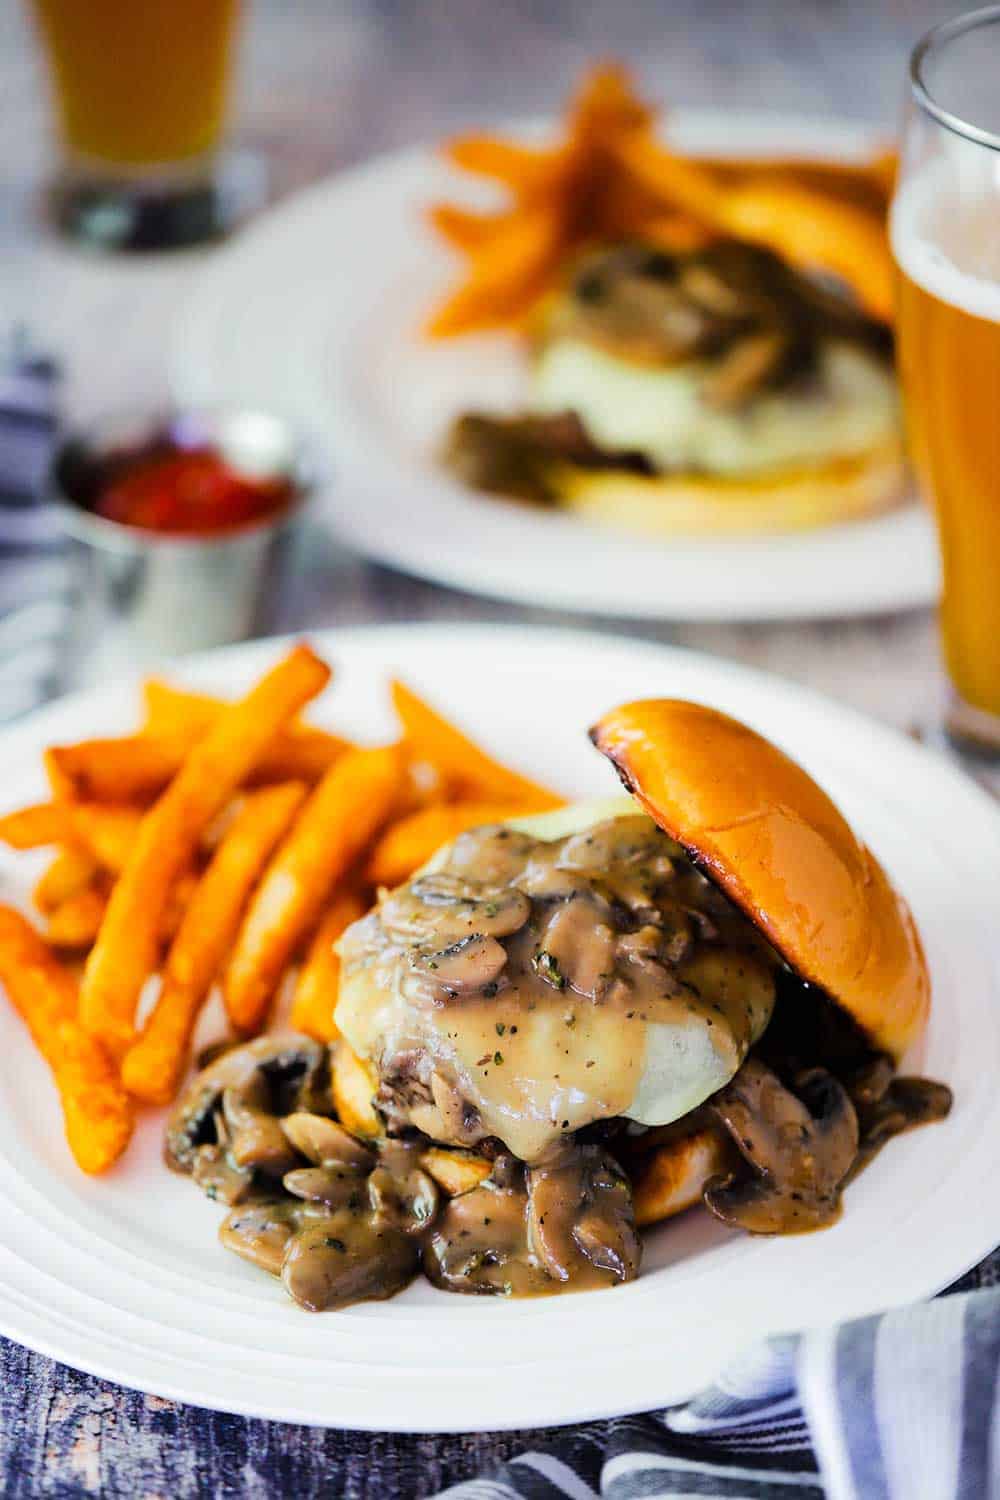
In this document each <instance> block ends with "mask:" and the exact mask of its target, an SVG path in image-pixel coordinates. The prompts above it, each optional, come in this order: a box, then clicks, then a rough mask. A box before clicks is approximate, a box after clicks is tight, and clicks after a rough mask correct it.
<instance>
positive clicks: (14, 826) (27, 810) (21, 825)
mask: <svg viewBox="0 0 1000 1500" xmlns="http://www.w3.org/2000/svg"><path fill="white" fill-rule="evenodd" d="M68 836H69V826H68V820H67V818H66V816H65V813H64V811H63V809H62V807H61V806H60V805H59V803H58V802H36V803H35V804H34V805H33V806H32V807H20V808H18V810H17V811H16V812H10V813H7V814H6V815H5V816H4V817H2V818H0V844H8V845H9V846H10V848H11V849H41V848H44V846H45V845H46V844H64V843H65V842H66V839H67V837H68Z"/></svg>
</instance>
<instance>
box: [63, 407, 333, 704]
mask: <svg viewBox="0 0 1000 1500" xmlns="http://www.w3.org/2000/svg"><path fill="white" fill-rule="evenodd" d="M157 440H159V441H164V440H165V441H167V442H169V443H170V444H171V445H173V446H175V447H176V448H177V449H178V450H179V451H181V450H183V449H185V448H203V447H210V448H213V449H215V450H216V451H217V452H218V454H219V455H220V457H221V458H222V459H223V460H224V461H226V462H227V463H229V464H231V465H232V467H233V468H234V469H236V470H239V471H241V472H244V473H249V474H252V475H253V476H254V477H255V478H266V479H275V478H280V479H287V480H289V481H290V483H291V486H292V493H291V495H290V497H289V500H288V502H287V503H286V504H285V506H284V507H283V508H282V509H280V510H279V511H277V512H276V513H275V514H273V515H268V516H265V517H262V518H261V519H259V520H255V521H251V522H248V523H246V524H245V525H242V526H237V527H232V528H228V529H227V530H225V531H220V532H218V533H215V534H211V535H198V536H191V535H180V534H171V533H169V532H159V531H148V530H143V529H141V528H139V527H135V526H127V525H123V524H121V523H120V522H118V521H111V520H107V519H106V518H105V517H103V516H99V515H95V514H94V512H93V511H91V510H89V509H87V507H86V504H85V500H84V496H85V495H86V494H87V491H88V484H89V485H92V483H93V477H94V475H95V473H96V472H97V471H98V470H99V467H100V466H101V465H102V464H103V463H105V462H107V461H108V460H109V459H111V458H113V457H116V456H119V455H127V454H128V453H129V452H130V451H135V452H137V453H138V452H141V451H142V450H143V449H144V448H146V447H148V446H149V445H151V444H152V443H154V442H156V441H157ZM312 484H313V475H312V471H311V467H310V465H309V463H308V461H307V458H306V455H305V453H304V451H303V448H302V444H301V443H300V441H299V439H298V438H297V437H295V435H294V434H293V433H292V431H291V429H290V428H289V426H288V425H287V424H286V423H285V422H284V421H283V420H282V419H281V418H279V417H276V416H273V415H271V414H269V413H266V412H261V411H254V410H245V409H236V408H232V409H228V408H218V409H215V408H205V409H201V408H196V409H192V410H186V409H185V410H168V411H159V412H154V413H148V412H147V413H134V412H126V413H123V414H121V415H118V416H113V417H109V418H107V419H105V420H104V421H101V422H97V423H95V424H94V425H92V426H90V427H88V428H85V429H83V430H82V431H80V432H78V433H75V434H72V435H71V436H70V437H69V438H68V439H67V440H66V441H65V442H64V443H63V444H62V446H61V447H60V449H59V451H58V452H57V453H56V456H55V459H54V461H53V465H52V470H51V483H50V492H51V498H52V500H53V501H54V503H55V504H56V506H57V507H58V509H59V513H60V518H61V521H62V524H63V526H64V528H65V530H66V531H67V532H68V534H69V535H70V537H72V539H73V545H74V551H75V553H76V559H77V570H78V574H77V580H78V590H79V606H80V621H79V624H80V628H79V629H78V631H77V632H76V639H75V641H74V643H73V650H74V654H75V656H76V662H77V667H78V669H82V673H83V675H84V676H85V677H87V678H91V679H92V678H94V677H97V676H99V675H103V673H104V672H105V671H110V670H123V669H128V668H133V669H134V668H143V667H147V666H151V665H153V664H155V663H156V662H158V661H162V660H163V659H164V658H167V657H170V656H174V655H177V654H179V653H182V652H186V651H196V650H200V649H203V648H205V647H209V646H222V645H226V644H228V643H230V642H232V641H238V640H244V639H245V638H246V637H247V636H250V635H254V634H256V633H260V632H261V631H263V630H265V629H266V627H267V623H268V613H269V609H270V607H271V606H272V605H273V604H274V602H275V601H276V599H277V597H278V595H279V593H280V590H281V585H282V581H283V579H284V577H285V574H286V571H287V564H288V560H289V552H290V542H291V540H292V531H293V528H294V526H295V523H296V521H297V519H298V517H299V514H300V512H301V510H302V507H303V504H304V503H305V501H306V500H307V498H308V496H309V494H310V491H311V489H312Z"/></svg>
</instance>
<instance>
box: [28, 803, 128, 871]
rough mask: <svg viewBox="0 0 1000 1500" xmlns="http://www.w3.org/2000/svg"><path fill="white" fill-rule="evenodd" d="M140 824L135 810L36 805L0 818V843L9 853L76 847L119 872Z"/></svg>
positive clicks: (91, 805) (105, 805) (95, 805)
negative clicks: (61, 845) (5, 846)
mask: <svg viewBox="0 0 1000 1500" xmlns="http://www.w3.org/2000/svg"><path fill="white" fill-rule="evenodd" d="M141 821H142V812H141V810H140V809H139V808H137V807H130V806H127V805H126V806H116V805H114V804H109V803H101V802H79V803H77V802H69V801H61V802H40V803H37V804H36V805H35V806H34V807H24V808H21V809H20V811H18V812H14V813H8V815H7V817H5V818H0V843H6V844H9V845H10V846H11V848H13V849H36V848H40V847H42V846H44V845H45V844H80V845H83V847H84V848H85V849H89V850H90V852H91V854H92V855H93V856H94V858H95V859H96V860H97V862H98V863H99V864H101V865H103V866H104V868H105V869H107V870H114V871H116V872H117V871H119V870H121V869H122V867H123V865H124V863H125V860H126V858H127V856H128V853H129V850H130V849H131V846H132V844H133V843H134V841H135V835H136V833H137V831H138V828H139V824H140V822H141Z"/></svg>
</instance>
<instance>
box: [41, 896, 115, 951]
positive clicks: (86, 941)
mask: <svg viewBox="0 0 1000 1500" xmlns="http://www.w3.org/2000/svg"><path fill="white" fill-rule="evenodd" d="M107 908H108V895H107V891H105V890H103V889H102V888H101V887H100V886H99V885H85V886H84V887H83V889H82V890H80V891H76V892H75V893H74V894H73V895H72V896H67V897H66V899H65V901H61V902H60V903H59V905H58V906H56V907H54V908H53V910H52V911H51V912H50V913H49V920H48V924H47V926H46V929H45V936H46V938H47V939H48V941H49V942H50V943H51V944H52V946H53V947H54V948H68V949H71V950H72V949H80V948H89V947H90V945H91V943H93V941H94V939H95V938H96V936H97V934H98V932H99V930H100V926H101V923H102V922H103V920H104V913H105V912H106V911H107Z"/></svg>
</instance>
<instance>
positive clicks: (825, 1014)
mask: <svg viewBox="0 0 1000 1500" xmlns="http://www.w3.org/2000/svg"><path fill="white" fill-rule="evenodd" d="M592 738H593V741H594V743H595V745H596V746H597V748H598V749H599V750H600V751H602V752H603V753H604V754H605V755H606V756H607V757H608V758H609V759H610V761H611V762H612V764H613V765H614V767H615V769H616V771H617V772H618V775H619V777H620V779H621V781H622V783H623V784H624V787H625V789H626V795H624V796H622V797H618V798H613V799H610V800H606V801H603V802H599V803H587V804H583V805H580V806H576V807H571V808H568V809H564V810H560V811H557V812H554V813H549V814H544V815H540V816H538V817H535V818H530V819H522V820H515V821H513V822H512V823H509V824H498V825H493V826H490V827H486V828H482V829H477V830H473V831H471V832H469V833H464V834H462V835H460V836H459V837H458V838H457V839H456V840H455V841H454V842H453V843H451V844H449V845H448V846H447V847H445V848H444V849H442V850H440V851H439V852H438V854H437V855H435V856H434V858H433V859H432V860H431V861H430V862H429V863H428V864H427V865H426V866H425V867H424V868H423V869H422V870H421V871H419V872H418V873H417V875H415V876H414V877H413V878H412V879H411V880H410V881H408V882H407V883H406V884H404V885H403V886H401V887H399V888H398V889H396V890H394V891H385V892H382V893H381V896H380V899H379V902H378V905H377V907H376V908H375V910H374V911H372V912H371V913H370V914H369V915H368V916H366V917H365V918H363V919H362V920H361V921H360V922H358V923H356V924H355V925H354V926H353V927H351V928H350V929H349V930H348V931H347V933H346V934H345V936H344V937H343V938H342V940H341V945H340V951H341V958H342V973H341V985H340V995H339V1000H338V1004H337V1009H336V1012H335V1018H336V1022H337V1025H338V1027H339V1028H340V1030H341V1032H342V1034H343V1036H344V1037H345V1039H346V1041H347V1042H348V1043H349V1045H350V1047H351V1048H352V1049H353V1051H354V1052H355V1053H356V1054H357V1056H358V1057H359V1058H360V1059H361V1060H362V1061H363V1063H365V1064H366V1065H367V1066H368V1068H369V1069H370V1072H371V1077H372V1081H373V1086H374V1090H375V1092H374V1105H375V1109H376V1111H377V1113H378V1115H379V1117H380V1119H381V1120H382V1121H383V1122H384V1127H385V1129H386V1131H387V1133H388V1135H389V1136H390V1137H392V1136H395V1137H396V1138H397V1139H401V1140H405V1139H407V1138H413V1137H417V1138H420V1139H424V1138H427V1139H429V1140H430V1141H432V1142H435V1143H437V1145H438V1146H444V1147H449V1148H457V1150H458V1151H459V1152H461V1153H468V1154H469V1156H470V1158H471V1157H475V1158H476V1159H479V1160H483V1161H485V1162H486V1163H487V1164H488V1165H487V1168H486V1170H487V1171H488V1172H489V1175H488V1176H487V1177H486V1178H485V1180H483V1181H482V1182H480V1183H479V1184H478V1186H475V1187H474V1188H473V1189H472V1190H471V1191H469V1192H463V1193H461V1194H459V1195H458V1196H456V1197H453V1198H452V1199H451V1200H450V1202H449V1203H448V1204H447V1206H446V1208H445V1209H444V1211H443V1213H442V1214H441V1215H440V1216H439V1217H438V1218H437V1220H436V1221H435V1224H434V1226H433V1228H432V1230H431V1231H430V1232H429V1235H428V1239H427V1243H426V1246H425V1250H424V1268H425V1270H426V1271H427V1273H428V1274H429V1275H430V1276H431V1278H432V1280H434V1281H436V1282H437V1283H438V1284H439V1285H442V1286H446V1287H448V1288H449V1289H453V1290H460V1291H506V1292H510V1291H516V1292H525V1291H527V1292H531V1291H551V1290H558V1289H559V1288H560V1287H564V1286H567V1285H573V1286H580V1285H594V1284H598V1285H599V1284H606V1283H610V1282H614V1281H618V1280H627V1279H630V1277H631V1276H633V1275H634V1274H636V1272H637V1270H638V1263H639V1256H640V1243H639V1240H638V1238H637V1235H636V1224H637V1222H638V1223H639V1224H642V1223H648V1222H653V1221H655V1220H658V1219H661V1218H664V1217H667V1216H669V1215H670V1214H671V1213H674V1212H677V1211H679V1210H680V1209H682V1208H684V1207H688V1206H690V1205H691V1204H693V1203H694V1202H697V1201H698V1200H699V1199H702V1198H703V1200H704V1203H705V1205H706V1206H707V1207H708V1209H709V1210H710V1211H711V1212H712V1213H714V1214H715V1215H716V1216H717V1217H719V1218H720V1219H722V1220H724V1221H725V1222H726V1223H728V1224H730V1225H732V1226H733V1227H736V1228H742V1229H745V1230H748V1231H750V1232H751V1233H786V1232H796V1231H801V1230H806V1229H814V1228H820V1227H823V1226H824V1225H827V1224H830V1223H832V1222H833V1221H834V1220H835V1219H836V1218H837V1216H838V1214H839V1212H840V1199H841V1192H842V1189H843V1187H844V1185H845V1183H846V1182H847V1181H848V1180H849V1179H850V1177H851V1176H852V1175H853V1174H854V1173H855V1172H856V1171H857V1170H858V1169H859V1168H860V1166H861V1165H862V1164H863V1163H864V1161H865V1160H867V1159H868V1158H869V1157H870V1156H871V1155H872V1154H874V1151H875V1150H876V1149H877V1148H878V1147H879V1146H880V1145H881V1144H882V1143H883V1142H884V1141H885V1140H886V1139H888V1137H889V1136H890V1135H891V1134H894V1133H896V1132H897V1131H899V1130H902V1129H905V1128H907V1127H908V1126H910V1125H913V1124H917V1123H921V1122H922V1121H924V1120H927V1119H933V1118H937V1117H940V1116H941V1115H942V1114H944V1113H945V1112H946V1111H947V1108H948V1106H949V1102H950V1096H949V1095H948V1092H947V1090H946V1089H943V1088H942V1087H941V1086H939V1085H934V1084H928V1083H925V1082H923V1081H922V1080H917V1079H904V1078H898V1077H896V1076H895V1070H896V1066H897V1064H898V1062H899V1061H900V1059H901V1058H902V1056H903V1055H904V1053H905V1052H906V1051H907V1049H908V1048H909V1047H910V1046H911V1045H912V1044H913V1043H914V1042H915V1041H916V1040H917V1039H918V1038H919V1037H920V1035H921V1034H922V1032H923V1029H924V1026H925V1024H926V1020H927V1016H928V1011H929V1006H930V983H929V977H928V972H927V967H926V963H925V960H924V955H923V951H922V949H921V945H920V940H919V936H918V934H917V930H916V927H915V925H914V922H913V919H912V917H911V915H910V913H909V911H908V909H907V907H906V905H905V903H904V902H903V900H902V899H901V897H900V896H899V895H898V894H897V893H896V891H895V890H894V889H893V887H892V885H891V883H890V882H889V880H888V878H887V876H886V875H885V873H884V871H883V870H882V868H881V866H880V865H879V863H878V861H877V860H876V858H875V856H874V855H873V854H872V853H871V852H870V851H869V850H868V849H867V848H866V847H865V846H864V844H862V843H861V842H860V841H859V840H858V838H857V837H856V836H855V835H854V833H853V832H852V830H851V829H850V827H849V826H848V824H847V823H846V821H845V820H844V818H843V817H842V815H841V814H840V812H839V811H838V810H837V808H836V807H835V806H834V804H833V803H832V802H831V801H830V799H829V798H828V797H827V796H826V794H825V793H824V792H823V791H822V790H821V789H820V788H819V787H818V786H817V785H816V783H815V782H814V781H812V779H811V778H810V777H809V776H808V775H807V774H806V772H805V771H803V770H802V769H801V767H799V766H798V765H797V764H795V762H793V761H792V760H790V759H789V758H788V757H787V756H786V755H784V754H783V753H782V752H781V751H780V750H778V749H777V748H776V747H775V746H774V745H772V744H771V743H769V742H768V741H767V740H766V739H764V738H762V737H761V736H760V735H758V734H756V733H755V732H754V731H752V730H751V729H749V728H747V727H746V726H745V725H743V724H741V723H738V722H737V721H736V720H734V719H731V718H729V717H727V716H726V715H724V714H721V713H719V712H716V711H715V710H712V709H709V708H705V707H702V706H701V705H698V704H693V703H686V702H679V701H672V700H653V701H646V702H638V703H632V704H628V705H625V706H624V707H621V708H619V709H616V710H615V711H613V712H612V713H610V714H608V715H606V716H605V717H604V718H603V719H602V720H601V721H600V722H599V723H598V724H597V725H596V726H595V727H594V729H593V731H592Z"/></svg>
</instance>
